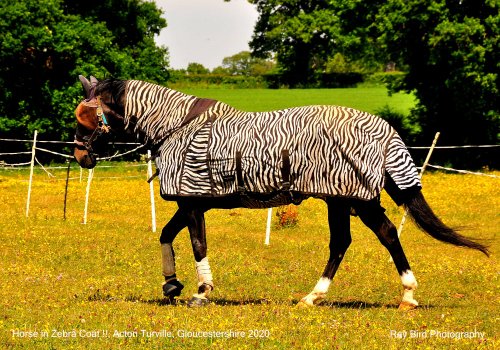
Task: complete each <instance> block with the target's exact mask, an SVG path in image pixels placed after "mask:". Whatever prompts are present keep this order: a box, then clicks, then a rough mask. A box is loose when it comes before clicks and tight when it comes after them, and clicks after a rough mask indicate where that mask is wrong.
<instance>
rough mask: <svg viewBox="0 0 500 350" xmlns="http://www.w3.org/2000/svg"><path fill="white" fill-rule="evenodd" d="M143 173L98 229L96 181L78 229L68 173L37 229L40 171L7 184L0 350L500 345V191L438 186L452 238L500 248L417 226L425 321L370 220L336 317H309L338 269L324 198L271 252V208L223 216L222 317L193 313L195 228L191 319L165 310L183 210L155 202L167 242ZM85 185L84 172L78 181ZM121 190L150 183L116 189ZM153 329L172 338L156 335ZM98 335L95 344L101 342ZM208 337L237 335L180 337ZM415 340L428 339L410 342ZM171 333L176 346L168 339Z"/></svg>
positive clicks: (109, 188) (41, 205)
mask: <svg viewBox="0 0 500 350" xmlns="http://www.w3.org/2000/svg"><path fill="white" fill-rule="evenodd" d="M144 172H145V169H144V167H135V168H134V167H125V165H124V164H122V165H121V167H120V168H112V169H108V170H105V169H104V168H99V167H98V168H97V169H96V172H95V179H94V182H93V184H92V188H91V201H90V204H89V214H88V215H89V221H88V223H87V224H86V225H83V224H82V223H81V221H82V216H83V208H84V195H85V185H86V184H85V177H86V171H85V172H84V174H83V175H84V176H83V177H84V181H82V182H81V183H80V182H79V181H78V180H71V181H70V184H69V194H68V210H67V220H66V221H63V220H62V217H63V199H64V177H65V173H64V170H55V172H54V175H56V178H54V179H53V178H49V177H48V176H47V175H45V173H43V172H42V171H40V170H37V171H36V172H35V176H34V183H33V193H32V198H31V199H32V202H31V208H30V217H29V218H25V217H24V211H25V204H26V192H27V186H28V184H27V181H26V180H27V178H28V172H27V171H26V170H22V171H7V170H1V171H0V193H1V200H0V213H1V216H0V230H1V237H2V239H1V241H0V261H1V262H0V272H1V288H0V303H1V304H0V344H2V345H0V348H7V349H9V348H13V349H18V348H22V349H70V348H73V349H128V348H134V349H135V348H139V349H141V348H142V349H149V348H162V349H165V348H175V349H177V348H179V349H205V348H208V347H211V348H220V349H245V348H247V349H254V348H262V349H269V348H277V349H294V348H304V349H332V348H340V349H438V348H439V349H443V348H444V349H471V348H484V349H494V348H496V347H498V325H499V318H500V312H499V311H500V308H499V298H498V295H499V281H498V271H499V264H498V253H499V246H498V228H499V227H500V221H499V216H498V214H499V198H500V196H499V195H500V190H499V182H498V181H499V180H498V179H494V178H486V177H480V176H473V175H453V174H443V173H428V174H426V175H425V176H424V179H423V184H424V193H425V195H426V197H427V199H428V201H429V202H430V203H431V205H432V207H433V208H434V209H435V211H436V212H437V213H439V215H440V216H441V217H442V219H443V220H444V221H445V222H447V223H449V224H450V225H452V226H463V227H465V229H464V231H463V232H464V233H466V234H468V235H470V236H473V237H475V238H480V239H490V240H491V241H490V242H489V243H490V245H491V250H492V256H491V258H489V259H488V258H486V257H485V256H483V255H482V254H481V253H479V252H476V251H470V250H466V249H460V248H456V247H453V246H449V245H445V244H442V243H440V242H438V241H435V240H433V239H431V238H429V237H427V236H426V235H425V234H423V233H421V232H420V231H418V230H417V229H416V228H415V226H414V225H413V224H411V223H407V225H406V226H405V229H404V231H403V235H402V243H403V246H404V248H405V251H406V253H407V256H408V258H409V261H410V264H411V265H412V268H413V270H414V273H415V275H416V277H417V280H418V282H419V288H418V290H417V292H416V299H417V300H418V301H419V302H420V305H421V307H419V308H418V309H416V310H414V311H410V312H402V311H399V310H398V309H397V305H398V303H399V301H400V298H401V294H402V288H401V284H400V280H399V276H398V274H397V273H396V270H395V268H394V266H393V264H392V263H389V262H388V254H387V252H386V251H385V250H384V248H383V247H382V246H381V244H380V243H379V242H378V241H377V239H376V238H375V236H374V234H373V233H371V232H370V231H369V230H368V229H367V228H366V227H364V226H363V225H362V224H361V223H360V221H359V219H357V218H352V220H351V221H352V236H353V243H352V245H351V247H350V249H349V250H348V252H347V254H346V256H345V259H344V262H343V263H342V265H341V266H340V269H339V271H338V273H337V276H336V278H335V280H334V283H333V284H332V286H331V288H330V292H329V294H328V296H327V299H326V301H325V303H324V304H322V305H320V306H317V307H314V308H308V309H302V308H297V307H296V304H297V302H298V301H299V300H300V298H301V297H303V296H304V295H305V294H307V293H308V292H309V291H310V290H311V289H312V287H313V286H314V285H315V283H316V281H317V279H318V278H319V277H320V275H321V273H322V270H323V268H324V265H325V263H326V260H327V257H328V248H327V247H328V236H329V235H328V226H327V220H326V207H325V205H324V204H323V202H322V201H320V200H316V199H309V200H307V201H305V202H304V203H303V204H302V205H301V206H299V207H298V209H299V224H298V226H296V227H294V228H287V229H277V228H276V227H273V230H272V233H271V244H270V246H268V247H266V246H264V235H265V223H266V216H267V215H266V214H267V213H266V210H248V209H234V210H212V211H209V212H208V213H207V215H206V221H207V231H208V245H209V250H208V253H209V258H210V262H211V266H212V271H213V274H214V278H215V284H216V289H215V290H214V292H213V294H212V302H211V304H209V305H208V306H206V307H204V308H201V309H191V308H188V307H187V306H186V302H187V300H189V298H190V295H191V294H192V293H194V292H195V290H196V284H197V280H196V274H195V269H194V260H193V257H192V252H191V246H190V242H189V238H188V233H187V230H183V231H182V232H181V233H180V234H179V236H178V238H177V240H176V241H175V242H174V247H175V250H176V257H177V268H178V276H179V278H180V279H181V280H182V282H183V283H184V284H185V286H186V288H185V290H184V293H183V295H182V296H181V297H180V302H179V304H178V305H176V306H172V305H164V303H163V298H162V294H161V283H162V276H161V268H160V249H159V248H160V246H159V242H158V236H159V231H160V230H161V227H162V226H163V224H164V223H165V222H166V221H167V220H168V219H169V218H170V216H171V215H172V214H173V213H174V211H175V209H176V205H175V203H169V202H165V201H162V200H161V199H160V198H159V196H158V195H157V196H156V200H157V207H156V209H157V214H158V220H157V221H158V226H159V229H158V232H157V233H152V232H151V221H150V207H149V194H148V185H147V183H146V182H145V178H146V175H145V174H144ZM494 174H496V175H500V173H499V172H496V173H494ZM78 175H79V173H78V170H76V169H73V170H72V173H71V176H75V177H78ZM111 176H139V177H137V178H135V177H130V178H120V179H109V178H108V179H103V178H102V177H111ZM156 185H157V184H156ZM382 200H383V205H384V207H385V208H387V214H388V216H389V217H390V218H392V220H393V221H394V222H395V223H396V224H398V223H399V220H400V218H401V215H402V210H401V208H397V207H396V206H395V205H394V204H393V203H392V202H391V201H390V200H389V199H388V197H387V196H386V195H385V194H384V196H383V198H382ZM274 219H275V220H276V218H274ZM141 330H144V331H146V332H152V331H156V332H160V333H158V335H160V336H159V337H147V336H145V335H144V336H143V334H142V333H141ZM162 330H163V333H161V331H162ZM252 330H256V331H257V332H254V333H251V331H252ZM63 331H64V332H67V333H63ZM73 331H75V332H74V333H73ZM92 331H93V332H94V333H93V335H95V336H96V337H94V338H89V337H86V336H90V335H92V334H91V333H87V332H92ZM115 331H118V332H123V331H128V332H134V331H136V332H137V333H136V334H137V336H134V337H128V338H120V337H114V335H115ZM197 331H200V332H226V333H222V334H219V335H221V336H222V337H216V335H217V334H216V333H205V334H203V333H200V334H199V336H200V337H198V338H186V337H181V335H182V332H197ZM391 331H393V333H391ZM404 331H406V332H407V334H406V338H404V339H401V338H398V337H397V336H402V335H403V334H404V333H394V332H404ZM410 331H414V333H413V336H415V335H417V334H418V335H419V337H414V338H411V334H410ZM432 331H440V332H448V333H446V334H447V335H455V336H458V335H462V336H464V334H462V333H460V332H473V331H477V332H483V333H484V338H482V339H478V338H475V339H465V338H464V339H458V340H457V339H449V338H439V337H437V336H436V335H435V334H434V333H432ZM23 332H24V333H23ZM27 332H32V333H31V335H32V337H31V338H29V337H28V335H29V333H27ZM34 332H38V333H37V334H36V335H35V333H34ZM42 332H47V333H45V334H42ZM105 332H107V333H105ZM168 332H171V334H172V336H173V337H172V338H169V337H166V336H167V335H168ZM228 332H233V335H236V332H245V337H230V338H226V337H224V336H227V335H228ZM450 332H451V333H450ZM122 334H123V333H122ZM129 334H131V335H132V334H133V333H129ZM149 334H150V335H151V334H152V333H149ZM250 334H252V335H255V336H262V337H261V338H259V337H257V338H250ZM443 334H445V333H443ZM22 335H23V336H25V337H21V336H22ZM73 335H75V337H72V336H73ZM210 335H211V336H210ZM239 335H241V333H239ZM469 335H470V334H469Z"/></svg>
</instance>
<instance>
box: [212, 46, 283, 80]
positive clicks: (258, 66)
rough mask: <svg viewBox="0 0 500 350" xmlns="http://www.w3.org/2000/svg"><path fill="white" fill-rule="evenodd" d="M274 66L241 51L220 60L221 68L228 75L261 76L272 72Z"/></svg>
mask: <svg viewBox="0 0 500 350" xmlns="http://www.w3.org/2000/svg"><path fill="white" fill-rule="evenodd" d="M274 66H275V64H274V62H273V61H271V60H267V59H262V58H257V57H253V56H252V55H251V53H250V51H241V52H239V53H237V54H235V55H233V56H230V57H225V58H224V59H223V60H222V68H223V69H225V70H226V72H227V73H228V74H230V75H244V76H256V75H263V74H266V73H269V72H270V71H272V70H273V68H274Z"/></svg>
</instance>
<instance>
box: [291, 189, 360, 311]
mask: <svg viewBox="0 0 500 350" xmlns="http://www.w3.org/2000/svg"><path fill="white" fill-rule="evenodd" d="M326 203H327V205H328V223H329V226H330V245H329V247H330V257H329V259H328V263H327V264H326V267H325V270H324V272H323V275H322V276H321V278H320V279H319V281H318V283H317V284H316V286H315V287H314V289H313V291H312V292H311V293H309V294H308V295H307V296H305V297H304V298H302V300H301V301H300V303H299V306H300V305H305V306H313V305H314V304H317V303H319V302H321V300H323V299H324V298H325V295H326V292H327V291H328V287H329V286H330V283H331V281H332V279H333V277H334V276H335V273H336V272H337V269H338V267H339V265H340V262H341V261H342V258H343V257H344V254H345V252H346V250H347V248H348V247H349V245H350V244H351V231H350V204H349V201H348V200H345V199H341V198H328V199H327V200H326Z"/></svg>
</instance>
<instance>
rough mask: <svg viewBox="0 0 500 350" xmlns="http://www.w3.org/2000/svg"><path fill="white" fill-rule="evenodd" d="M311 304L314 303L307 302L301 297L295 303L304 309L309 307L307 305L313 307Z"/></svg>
mask: <svg viewBox="0 0 500 350" xmlns="http://www.w3.org/2000/svg"><path fill="white" fill-rule="evenodd" d="M313 306H314V304H311V303H309V302H307V301H306V300H305V299H302V300H301V301H299V302H298V303H297V307H298V308H300V309H305V308H309V307H313Z"/></svg>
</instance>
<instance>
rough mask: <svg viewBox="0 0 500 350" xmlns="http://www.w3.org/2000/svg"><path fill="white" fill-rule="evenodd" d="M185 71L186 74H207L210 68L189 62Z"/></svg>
mask: <svg viewBox="0 0 500 350" xmlns="http://www.w3.org/2000/svg"><path fill="white" fill-rule="evenodd" d="M186 72H187V74H188V75H197V74H208V73H210V70H209V69H208V68H206V67H205V66H204V65H202V64H201V63H196V62H191V63H189V64H188V66H187V69H186Z"/></svg>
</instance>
